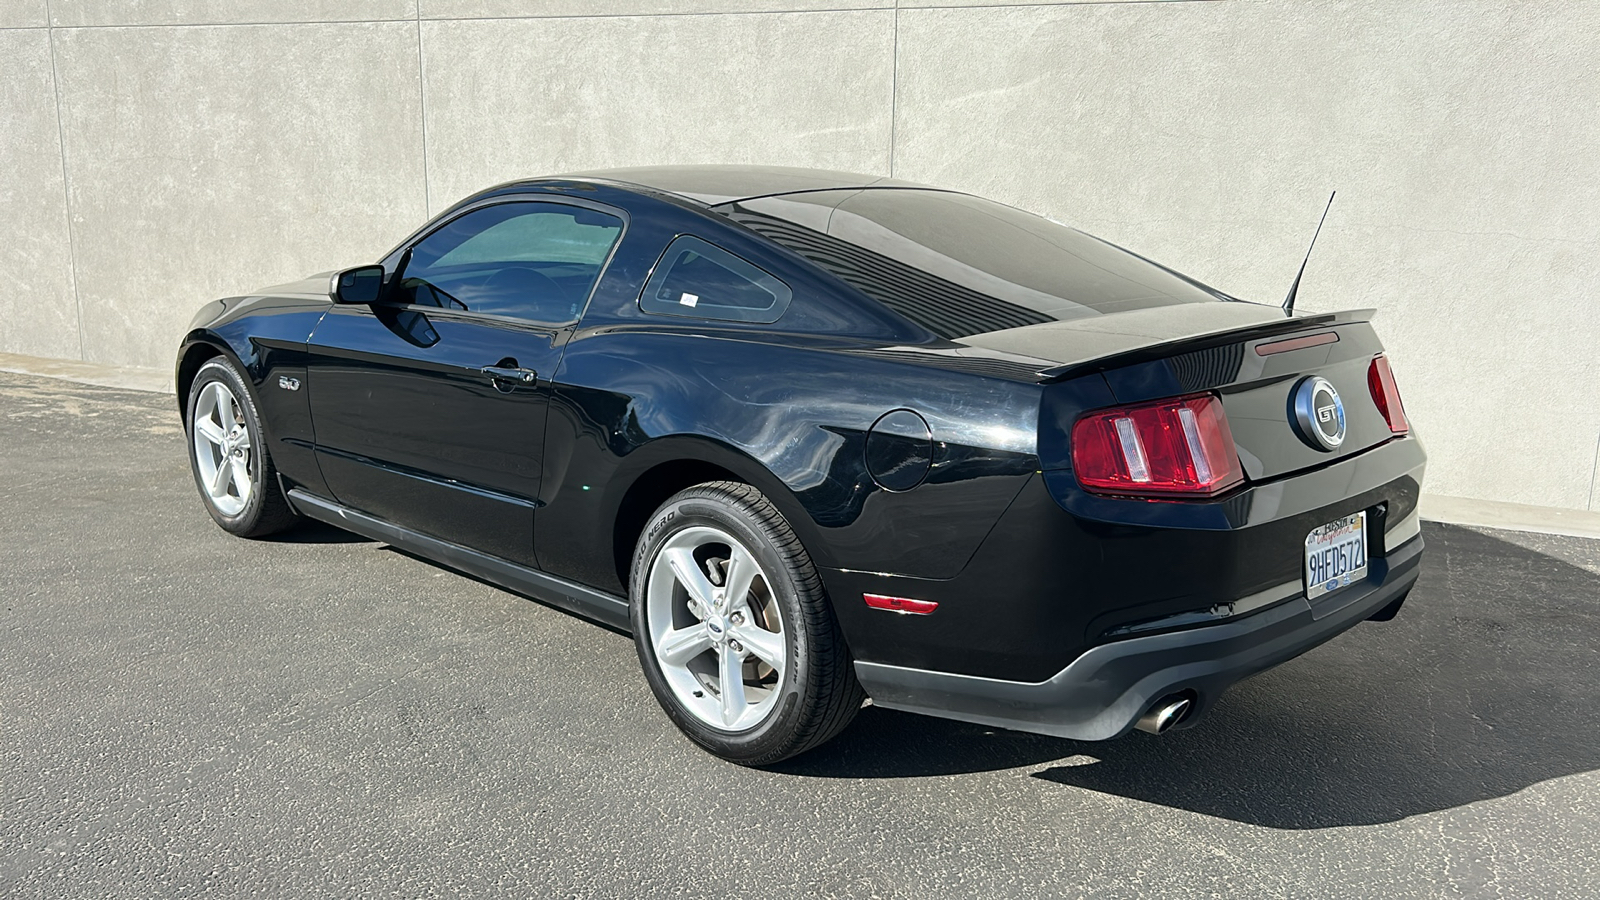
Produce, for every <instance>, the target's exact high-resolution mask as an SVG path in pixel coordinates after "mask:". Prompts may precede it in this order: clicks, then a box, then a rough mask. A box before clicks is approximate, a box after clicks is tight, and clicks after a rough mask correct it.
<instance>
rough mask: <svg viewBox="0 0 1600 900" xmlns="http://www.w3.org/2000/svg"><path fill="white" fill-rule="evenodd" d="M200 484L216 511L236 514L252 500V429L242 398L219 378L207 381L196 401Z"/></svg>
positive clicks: (195, 436)
mask: <svg viewBox="0 0 1600 900" xmlns="http://www.w3.org/2000/svg"><path fill="white" fill-rule="evenodd" d="M189 431H190V433H191V435H192V436H193V440H194V464H195V468H196V469H197V471H198V473H199V475H200V485H201V487H202V488H203V489H204V490H205V492H206V497H207V498H208V499H209V500H210V501H211V505H212V506H214V507H215V508H216V510H217V512H219V513H221V514H222V515H224V516H237V515H238V514H239V513H240V512H242V511H243V510H244V508H245V506H246V504H248V503H249V502H250V495H251V492H252V490H253V484H252V482H251V479H250V462H251V459H250V457H251V450H252V449H253V448H252V446H251V443H250V429H249V428H248V427H246V425H245V420H244V414H243V410H242V408H241V407H240V405H239V398H237V397H235V396H234V394H233V391H231V390H229V389H228V386H227V385H225V384H223V383H222V382H220V381H213V382H210V383H209V384H207V385H206V386H205V387H204V388H202V389H201V391H200V398H199V400H198V401H197V402H196V403H195V405H194V422H193V426H192V427H191V428H190V429H189Z"/></svg>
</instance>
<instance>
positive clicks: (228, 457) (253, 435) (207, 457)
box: [184, 356, 296, 537]
mask: <svg viewBox="0 0 1600 900" xmlns="http://www.w3.org/2000/svg"><path fill="white" fill-rule="evenodd" d="M184 424H185V425H186V426H187V428H186V429H185V430H186V432H187V433H188V436H189V468H190V470H191V471H192V472H193V473H194V481H195V486H196V487H198V488H199V489H200V498H201V499H202V500H203V501H205V505H206V511H207V512H209V513H211V518H212V519H214V520H216V523H217V524H218V525H221V526H222V527H223V529H224V530H226V531H229V532H231V533H233V534H236V535H239V536H240V537H264V536H266V535H269V534H274V533H276V532H279V531H283V530H284V529H286V528H288V527H290V526H292V525H294V524H295V521H296V516H295V513H294V510H293V509H292V508H291V507H290V506H289V501H288V498H286V497H285V496H284V495H283V489H282V487H281V486H280V485H279V484H278V473H277V470H276V469H275V468H274V467H273V465H272V457H271V455H270V454H269V453H268V452H267V442H266V439H265V436H264V435H263V433H262V431H261V414H260V413H259V412H258V411H257V410H256V404H255V399H254V398H253V397H252V396H251V395H250V390H249V388H248V387H247V386H246V384H245V380H244V376H243V375H241V374H239V370H238V369H237V368H235V367H234V366H233V364H232V363H231V362H229V361H228V360H227V359H226V358H225V357H220V356H219V357H215V358H213V359H211V360H208V361H207V362H206V363H205V365H203V366H201V367H200V370H199V371H198V372H196V373H195V376H194V382H193V383H192V384H191V385H190V386H189V401H188V405H187V413H186V416H185V420H184Z"/></svg>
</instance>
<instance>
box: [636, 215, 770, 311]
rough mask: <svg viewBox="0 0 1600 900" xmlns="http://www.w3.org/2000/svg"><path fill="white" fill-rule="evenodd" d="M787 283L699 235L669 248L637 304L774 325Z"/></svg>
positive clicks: (683, 238) (650, 308)
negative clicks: (772, 323) (702, 238)
mask: <svg viewBox="0 0 1600 900" xmlns="http://www.w3.org/2000/svg"><path fill="white" fill-rule="evenodd" d="M792 298H793V294H792V293H791V292H790V290H789V286H788V285H786V284H784V283H783V282H782V281H779V280H778V279H777V278H775V277H773V276H772V275H770V274H768V273H767V272H766V271H765V270H763V269H761V268H759V267H757V266H755V265H753V264H752V263H749V262H746V261H745V260H743V259H740V258H739V257H737V256H735V255H733V254H732V253H729V252H728V251H726V250H724V249H722V248H721V247H718V246H716V245H715V244H710V243H707V242H706V241H703V240H701V239H700V238H697V237H691V236H689V235H682V236H680V237H678V238H675V239H674V240H673V242H672V243H671V244H669V245H668V246H667V251H666V252H665V253H663V254H662V255H661V259H660V261H659V262H657V263H656V267H655V271H654V273H652V274H651V276H650V281H649V282H648V283H646V284H645V286H644V293H643V294H642V295H640V297H639V308H640V309H643V310H644V311H645V312H648V313H655V314H656V315H663V316H683V317H687V318H696V319H720V320H723V321H729V322H755V323H761V324H766V323H771V322H776V321H778V319H779V317H781V316H782V315H783V313H784V310H786V309H788V307H789V301H790V300H791V299H792Z"/></svg>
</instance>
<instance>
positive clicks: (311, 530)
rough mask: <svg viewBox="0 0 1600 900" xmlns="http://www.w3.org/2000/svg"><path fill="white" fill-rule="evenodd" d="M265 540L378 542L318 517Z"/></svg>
mask: <svg viewBox="0 0 1600 900" xmlns="http://www.w3.org/2000/svg"><path fill="white" fill-rule="evenodd" d="M263 540H266V541H270V542H273V543H278V544H376V543H378V542H377V541H374V540H372V539H371V538H364V537H362V536H361V535H359V534H356V533H355V532H353V531H345V530H344V529H343V528H339V527H338V526H335V525H329V524H328V523H326V522H319V521H317V520H316V519H305V520H302V521H300V522H298V523H297V524H296V525H295V526H294V527H293V528H291V529H289V530H288V531H280V532H279V533H277V534H274V535H269V536H267V537H266V538H263Z"/></svg>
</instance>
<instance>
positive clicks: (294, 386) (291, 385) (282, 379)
mask: <svg viewBox="0 0 1600 900" xmlns="http://www.w3.org/2000/svg"><path fill="white" fill-rule="evenodd" d="M278 387H281V388H283V389H284V390H286V391H298V390H300V379H298V378H290V377H289V376H287V375H279V376H278Z"/></svg>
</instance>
